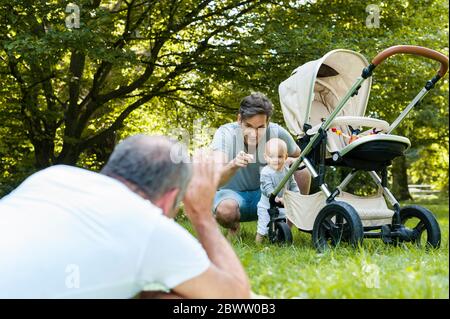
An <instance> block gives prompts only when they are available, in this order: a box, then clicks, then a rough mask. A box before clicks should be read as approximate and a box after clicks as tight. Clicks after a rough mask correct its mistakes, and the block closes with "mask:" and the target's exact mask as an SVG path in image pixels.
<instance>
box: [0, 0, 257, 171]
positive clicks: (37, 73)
mask: <svg viewBox="0 0 450 319" xmlns="http://www.w3.org/2000/svg"><path fill="white" fill-rule="evenodd" d="M0 3H1V5H0V8H1V11H2V19H1V21H2V22H1V24H0V27H1V29H2V31H3V32H2V36H1V47H2V49H3V54H2V65H1V68H2V71H3V72H4V73H7V74H8V75H10V76H12V77H13V79H14V80H15V86H14V87H12V88H11V90H10V91H9V94H10V96H14V97H16V99H17V100H18V101H17V103H18V106H19V108H20V111H19V110H17V111H18V112H17V114H16V115H17V116H18V117H19V118H20V119H21V120H22V121H23V125H24V127H23V128H24V131H25V132H26V134H27V137H28V138H29V140H30V141H31V143H32V145H33V146H34V153H35V162H36V167H37V168H43V167H46V166H49V165H51V164H54V163H66V164H75V163H76V161H77V159H78V158H79V156H80V154H81V152H83V151H84V150H86V149H88V148H93V147H95V146H98V145H102V144H104V143H105V141H107V140H108V139H109V140H111V139H114V134H116V132H117V130H118V129H120V128H121V127H122V126H123V124H124V121H125V119H126V118H127V117H128V116H129V115H130V114H131V112H133V111H134V110H136V109H137V108H138V107H140V106H141V105H143V104H146V103H149V102H150V101H152V100H153V99H155V98H171V99H173V100H177V99H178V100H181V101H183V102H184V103H186V104H187V103H188V102H189V101H188V99H187V98H185V97H184V96H183V95H182V94H179V93H180V92H191V93H192V94H196V95H201V94H202V82H204V81H205V78H201V76H199V75H198V74H196V72H195V70H198V69H202V70H208V71H209V72H213V73H214V68H213V67H211V65H210V61H211V57H213V56H215V55H216V54H217V52H220V54H226V51H225V50H223V48H226V47H228V46H229V45H228V44H226V43H223V42H221V41H219V40H217V39H218V37H221V36H223V34H224V33H226V32H231V31H232V30H233V29H237V28H239V27H240V26H245V24H246V23H247V20H248V17H249V16H250V15H251V12H252V11H253V10H255V9H256V8H257V7H259V6H261V5H262V4H263V3H264V1H249V0H241V1H238V0H228V1H219V2H218V1H212V0H203V1H179V0H171V1H137V0H129V1H118V2H113V3H110V4H109V5H103V4H101V1H98V0H96V1H83V2H81V1H80V2H79V3H78V4H77V5H76V6H70V7H68V9H70V10H72V11H73V12H72V13H71V15H70V16H68V17H65V12H64V10H65V9H66V7H64V6H62V5H61V3H59V2H57V1H50V2H49V1H46V2H44V1H36V2H29V1H15V2H11V1H4V0H3V1H1V2H0ZM70 10H69V11H70ZM78 12H79V16H77V14H78ZM64 18H66V25H64ZM67 19H69V20H67ZM77 19H79V21H78V20H77ZM78 22H79V27H77V26H78V24H77V23H78ZM67 26H69V27H70V28H67ZM192 107H195V106H192ZM58 144H62V145H61V146H59V145H58Z"/></svg>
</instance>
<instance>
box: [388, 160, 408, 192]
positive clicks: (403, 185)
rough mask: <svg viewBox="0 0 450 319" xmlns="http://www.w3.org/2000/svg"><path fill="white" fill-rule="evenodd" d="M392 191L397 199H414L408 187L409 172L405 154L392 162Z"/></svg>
mask: <svg viewBox="0 0 450 319" xmlns="http://www.w3.org/2000/svg"><path fill="white" fill-rule="evenodd" d="M392 192H393V193H394V196H395V197H396V198H397V200H408V199H412V197H411V194H410V193H409V189H408V172H407V167H406V158H405V156H401V157H397V158H396V159H395V160H394V161H393V163H392Z"/></svg>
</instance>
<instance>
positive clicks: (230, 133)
mask: <svg viewBox="0 0 450 319" xmlns="http://www.w3.org/2000/svg"><path fill="white" fill-rule="evenodd" d="M276 137H277V138H280V139H282V140H283V141H285V142H286V144H287V148H288V154H289V156H292V155H293V154H294V152H295V151H296V150H297V149H298V146H297V144H295V141H294V139H293V138H292V136H291V135H290V134H289V132H288V131H286V130H285V129H284V128H282V127H281V126H280V125H278V124H275V123H269V125H268V126H267V129H266V133H265V134H264V136H263V137H261V139H260V141H259V143H258V145H257V146H256V148H255V147H251V148H248V147H247V145H245V144H244V136H243V134H242V129H241V126H240V125H239V123H237V122H234V123H228V124H225V125H222V126H221V127H219V129H218V130H217V131H216V133H215V134H214V138H213V141H212V143H211V147H212V149H213V150H214V151H222V152H223V153H225V154H226V155H227V157H228V161H231V160H232V159H234V158H235V157H236V156H237V154H238V153H239V152H240V151H244V152H246V153H249V154H252V155H253V158H254V160H253V162H251V163H249V164H248V165H247V167H245V168H244V167H242V168H240V169H239V170H238V171H237V172H236V174H235V175H234V176H233V177H232V178H231V179H230V180H229V181H228V183H227V184H225V185H223V186H222V187H220V189H232V190H235V191H253V190H257V189H259V187H260V171H261V169H262V168H263V167H264V166H265V165H266V161H265V160H264V149H265V147H266V142H267V141H268V140H269V139H271V138H276Z"/></svg>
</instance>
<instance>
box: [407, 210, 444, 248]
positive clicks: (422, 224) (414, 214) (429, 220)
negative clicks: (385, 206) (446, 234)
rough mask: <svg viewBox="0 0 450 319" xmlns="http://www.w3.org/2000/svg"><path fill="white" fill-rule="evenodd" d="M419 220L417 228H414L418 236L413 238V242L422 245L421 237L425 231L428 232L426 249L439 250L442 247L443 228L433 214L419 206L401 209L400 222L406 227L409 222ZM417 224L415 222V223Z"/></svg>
mask: <svg viewBox="0 0 450 319" xmlns="http://www.w3.org/2000/svg"><path fill="white" fill-rule="evenodd" d="M411 219H418V220H419V223H417V225H416V227H414V228H413V230H415V231H416V232H417V236H416V237H415V238H412V240H411V241H412V242H414V243H415V244H417V245H418V246H420V245H421V237H422V234H423V232H424V231H426V233H427V234H426V235H427V241H426V247H428V248H439V247H440V245H441V228H440V227H439V224H438V222H437V220H436V218H435V217H434V215H433V213H432V212H430V211H429V210H428V209H426V208H425V207H422V206H418V205H410V206H405V207H402V208H401V209H400V220H401V223H402V224H403V225H404V226H406V227H408V226H409V225H405V223H406V222H407V221H408V220H411ZM414 223H415V222H414Z"/></svg>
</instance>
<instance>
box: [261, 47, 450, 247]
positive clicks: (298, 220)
mask: <svg viewBox="0 0 450 319" xmlns="http://www.w3.org/2000/svg"><path fill="white" fill-rule="evenodd" d="M400 53H402V54H414V55H419V56H423V57H426V58H430V59H433V60H436V61H439V62H440V63H441V66H440V69H439V71H438V72H437V74H436V75H435V76H434V77H433V78H432V79H431V80H429V81H428V82H427V83H426V85H425V87H424V88H423V89H422V90H421V91H420V93H419V94H418V95H417V96H416V97H415V98H414V99H413V101H412V102H411V103H410V104H409V105H408V106H407V107H406V108H405V109H404V110H403V112H402V113H401V114H400V115H399V116H398V118H397V119H396V120H395V121H394V122H393V123H392V124H389V123H387V122H386V121H383V120H380V119H375V118H370V117H364V113H365V110H366V106H367V101H368V99H369V91H370V87H371V76H372V72H373V70H374V69H375V67H376V66H378V65H379V64H380V63H381V62H383V61H384V60H386V59H387V58H389V57H390V56H392V55H395V54H400ZM361 70H362V74H361ZM447 70H448V58H447V57H446V56H444V55H443V54H441V53H438V52H436V51H434V50H431V49H427V48H423V47H418V46H409V45H399V46H393V47H390V48H388V49H386V50H384V51H382V52H381V53H379V54H378V55H377V56H376V57H375V58H374V59H373V60H372V62H371V63H370V64H369V63H368V61H367V60H366V59H365V58H364V56H363V55H361V54H359V53H357V52H353V51H350V50H342V49H339V50H333V51H331V52H328V53H327V54H326V55H324V56H323V57H322V58H320V59H318V60H315V61H310V62H308V63H305V64H304V65H302V66H300V67H298V68H297V69H295V70H294V71H293V72H292V74H291V76H290V77H289V78H288V79H287V80H285V81H284V82H282V83H281V84H280V86H279V95H280V102H281V107H282V112H283V116H284V119H285V122H286V124H287V127H288V129H289V130H290V132H291V133H293V134H294V135H296V136H297V137H298V140H297V144H298V145H299V147H300V149H301V150H302V153H301V156H300V157H299V158H298V159H297V160H296V161H295V162H294V163H293V164H292V166H291V167H290V169H289V172H288V174H287V175H286V176H285V178H284V179H283V180H282V181H281V182H280V184H279V185H278V186H277V187H276V188H275V190H274V191H273V193H272V194H271V196H270V198H269V199H270V208H269V209H268V211H269V216H270V223H269V239H270V241H271V242H272V243H275V242H281V243H292V233H291V230H290V228H289V227H288V225H287V224H286V219H285V218H281V217H280V216H279V210H278V207H282V205H281V204H279V203H276V202H275V197H276V194H278V192H279V191H280V190H281V189H282V188H283V187H284V184H285V183H286V182H287V180H288V179H289V177H290V176H291V175H292V174H293V173H294V172H295V171H296V170H298V169H299V167H300V164H301V163H303V164H304V165H302V168H300V169H303V168H307V169H308V170H309V172H310V174H311V175H312V178H314V179H315V181H317V184H318V185H319V187H320V191H319V192H317V193H314V194H311V195H302V194H299V193H296V192H291V191H286V192H285V194H284V206H285V208H286V216H287V218H288V219H289V220H290V221H291V222H292V223H293V224H294V225H295V226H296V227H297V228H298V229H299V230H301V231H305V232H309V233H312V240H313V244H314V246H315V248H316V249H317V250H318V251H324V250H326V249H328V248H330V247H335V246H337V245H338V244H339V243H341V242H347V243H349V244H351V245H353V246H358V245H360V244H361V243H362V241H363V238H364V237H366V238H381V239H382V240H383V242H385V243H388V244H394V245H395V244H398V243H400V242H414V243H416V244H419V245H426V246H431V247H433V248H437V247H439V245H440V241H441V231H440V228H439V225H438V223H437V221H436V218H435V217H434V215H433V214H432V213H431V212H430V211H429V210H427V209H426V208H424V207H421V206H417V205H411V206H406V207H400V204H399V203H398V201H397V200H396V199H395V197H394V196H393V195H392V193H391V192H390V191H389V189H388V188H387V167H388V166H389V165H391V161H392V160H393V159H394V158H396V157H398V156H403V154H404V152H405V151H406V150H407V149H408V148H409V147H410V141H409V139H408V138H406V137H403V136H398V135H393V134H392V132H393V131H394V130H395V128H396V127H397V126H398V125H399V124H400V122H401V121H402V120H403V119H404V118H405V116H406V115H407V114H408V113H409V112H410V111H411V109H412V108H413V107H414V106H416V105H418V104H419V103H420V101H421V100H422V99H423V97H424V96H425V95H426V94H427V93H428V92H429V91H430V90H431V89H432V88H433V87H434V85H435V84H436V82H437V81H438V80H439V79H440V78H442V77H443V76H444V75H445V73H446V72H447ZM355 79H356V81H355ZM364 128H365V129H364ZM329 166H343V167H348V168H351V172H350V173H349V174H348V175H347V176H346V177H345V178H344V179H343V180H342V182H341V183H340V184H339V185H338V186H337V187H336V188H335V189H334V190H330V189H329V188H328V186H327V184H326V182H325V173H326V169H327V168H328V167H329ZM361 171H366V172H368V174H369V175H370V177H371V179H373V181H374V182H375V183H376V185H377V189H378V192H377V194H376V195H374V196H369V197H362V196H356V195H353V194H350V193H348V192H344V189H345V187H346V186H347V185H348V184H349V183H350V182H351V180H352V178H353V177H354V176H355V175H356V174H357V173H358V172H361ZM385 199H387V201H388V202H389V203H390V204H391V208H389V207H388V205H387V204H386V200H385ZM424 234H426V239H424V238H423V237H425V236H423V235H424Z"/></svg>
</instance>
